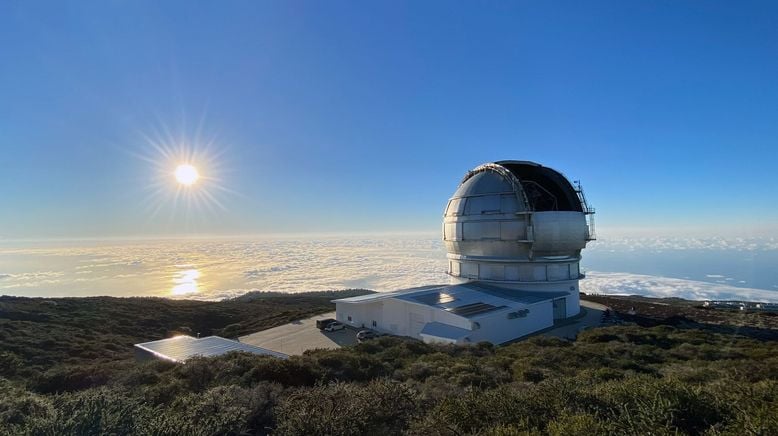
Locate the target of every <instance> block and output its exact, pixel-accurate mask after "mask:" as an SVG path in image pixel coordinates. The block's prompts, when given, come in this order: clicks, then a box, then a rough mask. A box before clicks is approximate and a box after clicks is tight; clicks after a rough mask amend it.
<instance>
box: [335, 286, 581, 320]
mask: <svg viewBox="0 0 778 436" xmlns="http://www.w3.org/2000/svg"><path fill="white" fill-rule="evenodd" d="M568 294H569V293H568V292H561V291H560V292H535V291H523V290H513V289H505V288H500V287H497V286H494V285H491V284H488V283H484V282H470V283H463V284H458V285H438V286H425V287H422V288H414V289H406V290H402V291H395V292H386V293H377V294H369V295H361V296H358V297H351V298H342V299H340V300H335V301H337V302H343V303H357V304H359V303H369V302H373V301H378V300H383V299H387V298H395V299H398V300H403V301H407V302H410V303H415V304H423V305H426V306H431V307H434V308H437V309H442V310H445V311H448V312H451V313H453V314H456V315H460V316H463V317H465V318H475V317H478V316H481V315H484V314H486V313H488V312H492V311H495V310H500V309H505V308H509V307H510V308H515V307H519V306H526V305H530V304H535V303H539V302H541V301H548V300H553V299H555V298H562V297H566V296H567V295H568Z"/></svg>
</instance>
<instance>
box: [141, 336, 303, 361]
mask: <svg viewBox="0 0 778 436" xmlns="http://www.w3.org/2000/svg"><path fill="white" fill-rule="evenodd" d="M135 347H136V348H138V349H140V350H143V351H146V352H148V353H151V354H153V355H154V356H156V357H158V358H160V359H164V360H170V361H173V362H183V361H185V360H187V359H189V358H191V357H194V356H203V357H209V356H219V355H222V354H226V353H229V352H231V351H245V352H247V353H253V354H260V355H265V356H273V357H279V358H282V359H286V358H287V357H289V356H287V355H286V354H283V353H278V352H275V351H271V350H267V349H265V348H260V347H255V346H253V345H248V344H244V343H241V342H238V341H233V340H231V339H226V338H222V337H219V336H207V337H204V338H193V337H192V336H185V335H182V336H176V337H172V338H168V339H161V340H158V341H151V342H144V343H141V344H135Z"/></svg>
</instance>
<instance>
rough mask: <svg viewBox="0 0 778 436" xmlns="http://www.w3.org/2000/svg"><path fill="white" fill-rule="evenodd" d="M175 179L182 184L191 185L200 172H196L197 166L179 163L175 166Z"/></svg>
mask: <svg viewBox="0 0 778 436" xmlns="http://www.w3.org/2000/svg"><path fill="white" fill-rule="evenodd" d="M175 174H176V180H177V181H178V183H180V184H182V185H184V186H192V185H193V184H194V183H195V182H196V181H197V179H199V178H200V174H199V173H198V172H197V168H195V167H193V166H192V165H189V164H181V165H179V166H177V167H176V173H175Z"/></svg>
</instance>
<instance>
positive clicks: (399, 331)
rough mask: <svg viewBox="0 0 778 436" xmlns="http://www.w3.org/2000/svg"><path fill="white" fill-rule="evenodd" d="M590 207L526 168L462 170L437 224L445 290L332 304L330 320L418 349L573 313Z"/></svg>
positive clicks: (573, 188) (567, 185)
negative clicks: (417, 344) (413, 343)
mask: <svg viewBox="0 0 778 436" xmlns="http://www.w3.org/2000/svg"><path fill="white" fill-rule="evenodd" d="M593 214H594V209H592V208H591V207H589V205H588V203H587V201H586V197H585V196H584V193H583V190H582V189H581V185H580V183H577V182H576V183H574V184H573V183H571V182H570V181H568V180H567V179H566V178H565V177H564V176H563V175H562V174H561V173H559V172H557V171H555V170H553V169H551V168H548V167H544V166H542V165H540V164H537V163H534V162H527V161H498V162H493V163H487V164H483V165H480V166H478V167H477V168H475V169H473V170H471V171H469V172H468V173H467V174H466V175H465V177H464V178H463V179H462V181H461V182H460V184H459V187H458V188H457V190H456V192H454V195H453V196H452V197H451V199H450V200H449V201H448V204H447V205H446V209H445V212H444V218H443V241H444V243H445V246H446V250H447V253H448V254H447V257H448V275H449V277H450V282H451V283H450V284H449V285H440V286H428V287H423V288H415V289H408V290H402V291H397V292H391V293H379V294H372V295H366V296H361V297H353V298H344V299H340V300H336V301H335V304H336V308H337V319H338V320H339V321H341V322H343V323H345V324H347V325H351V326H354V327H366V328H371V329H373V330H377V331H379V332H385V333H390V334H396V335H402V336H411V337H415V338H418V339H422V340H424V341H425V342H445V343H467V342H479V341H489V342H492V343H496V344H499V343H503V342H508V341H511V340H514V339H517V338H520V337H522V336H526V335H528V334H530V333H533V332H535V331H538V330H543V329H545V328H548V327H551V326H553V325H554V322H555V321H558V320H562V319H565V318H569V317H573V316H575V315H577V314H578V312H579V310H580V302H579V290H578V281H579V280H580V279H581V278H583V275H582V274H581V270H580V266H579V262H580V260H581V250H582V249H583V248H584V247H585V246H586V243H587V242H588V241H591V240H593V239H594V221H593Z"/></svg>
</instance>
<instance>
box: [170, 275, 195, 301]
mask: <svg viewBox="0 0 778 436" xmlns="http://www.w3.org/2000/svg"><path fill="white" fill-rule="evenodd" d="M199 278H200V271H198V270H196V269H185V270H181V271H176V272H175V274H174V275H173V288H172V289H171V290H170V293H171V294H173V295H188V294H196V293H198V292H200V291H199V289H198V287H197V279H199Z"/></svg>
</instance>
